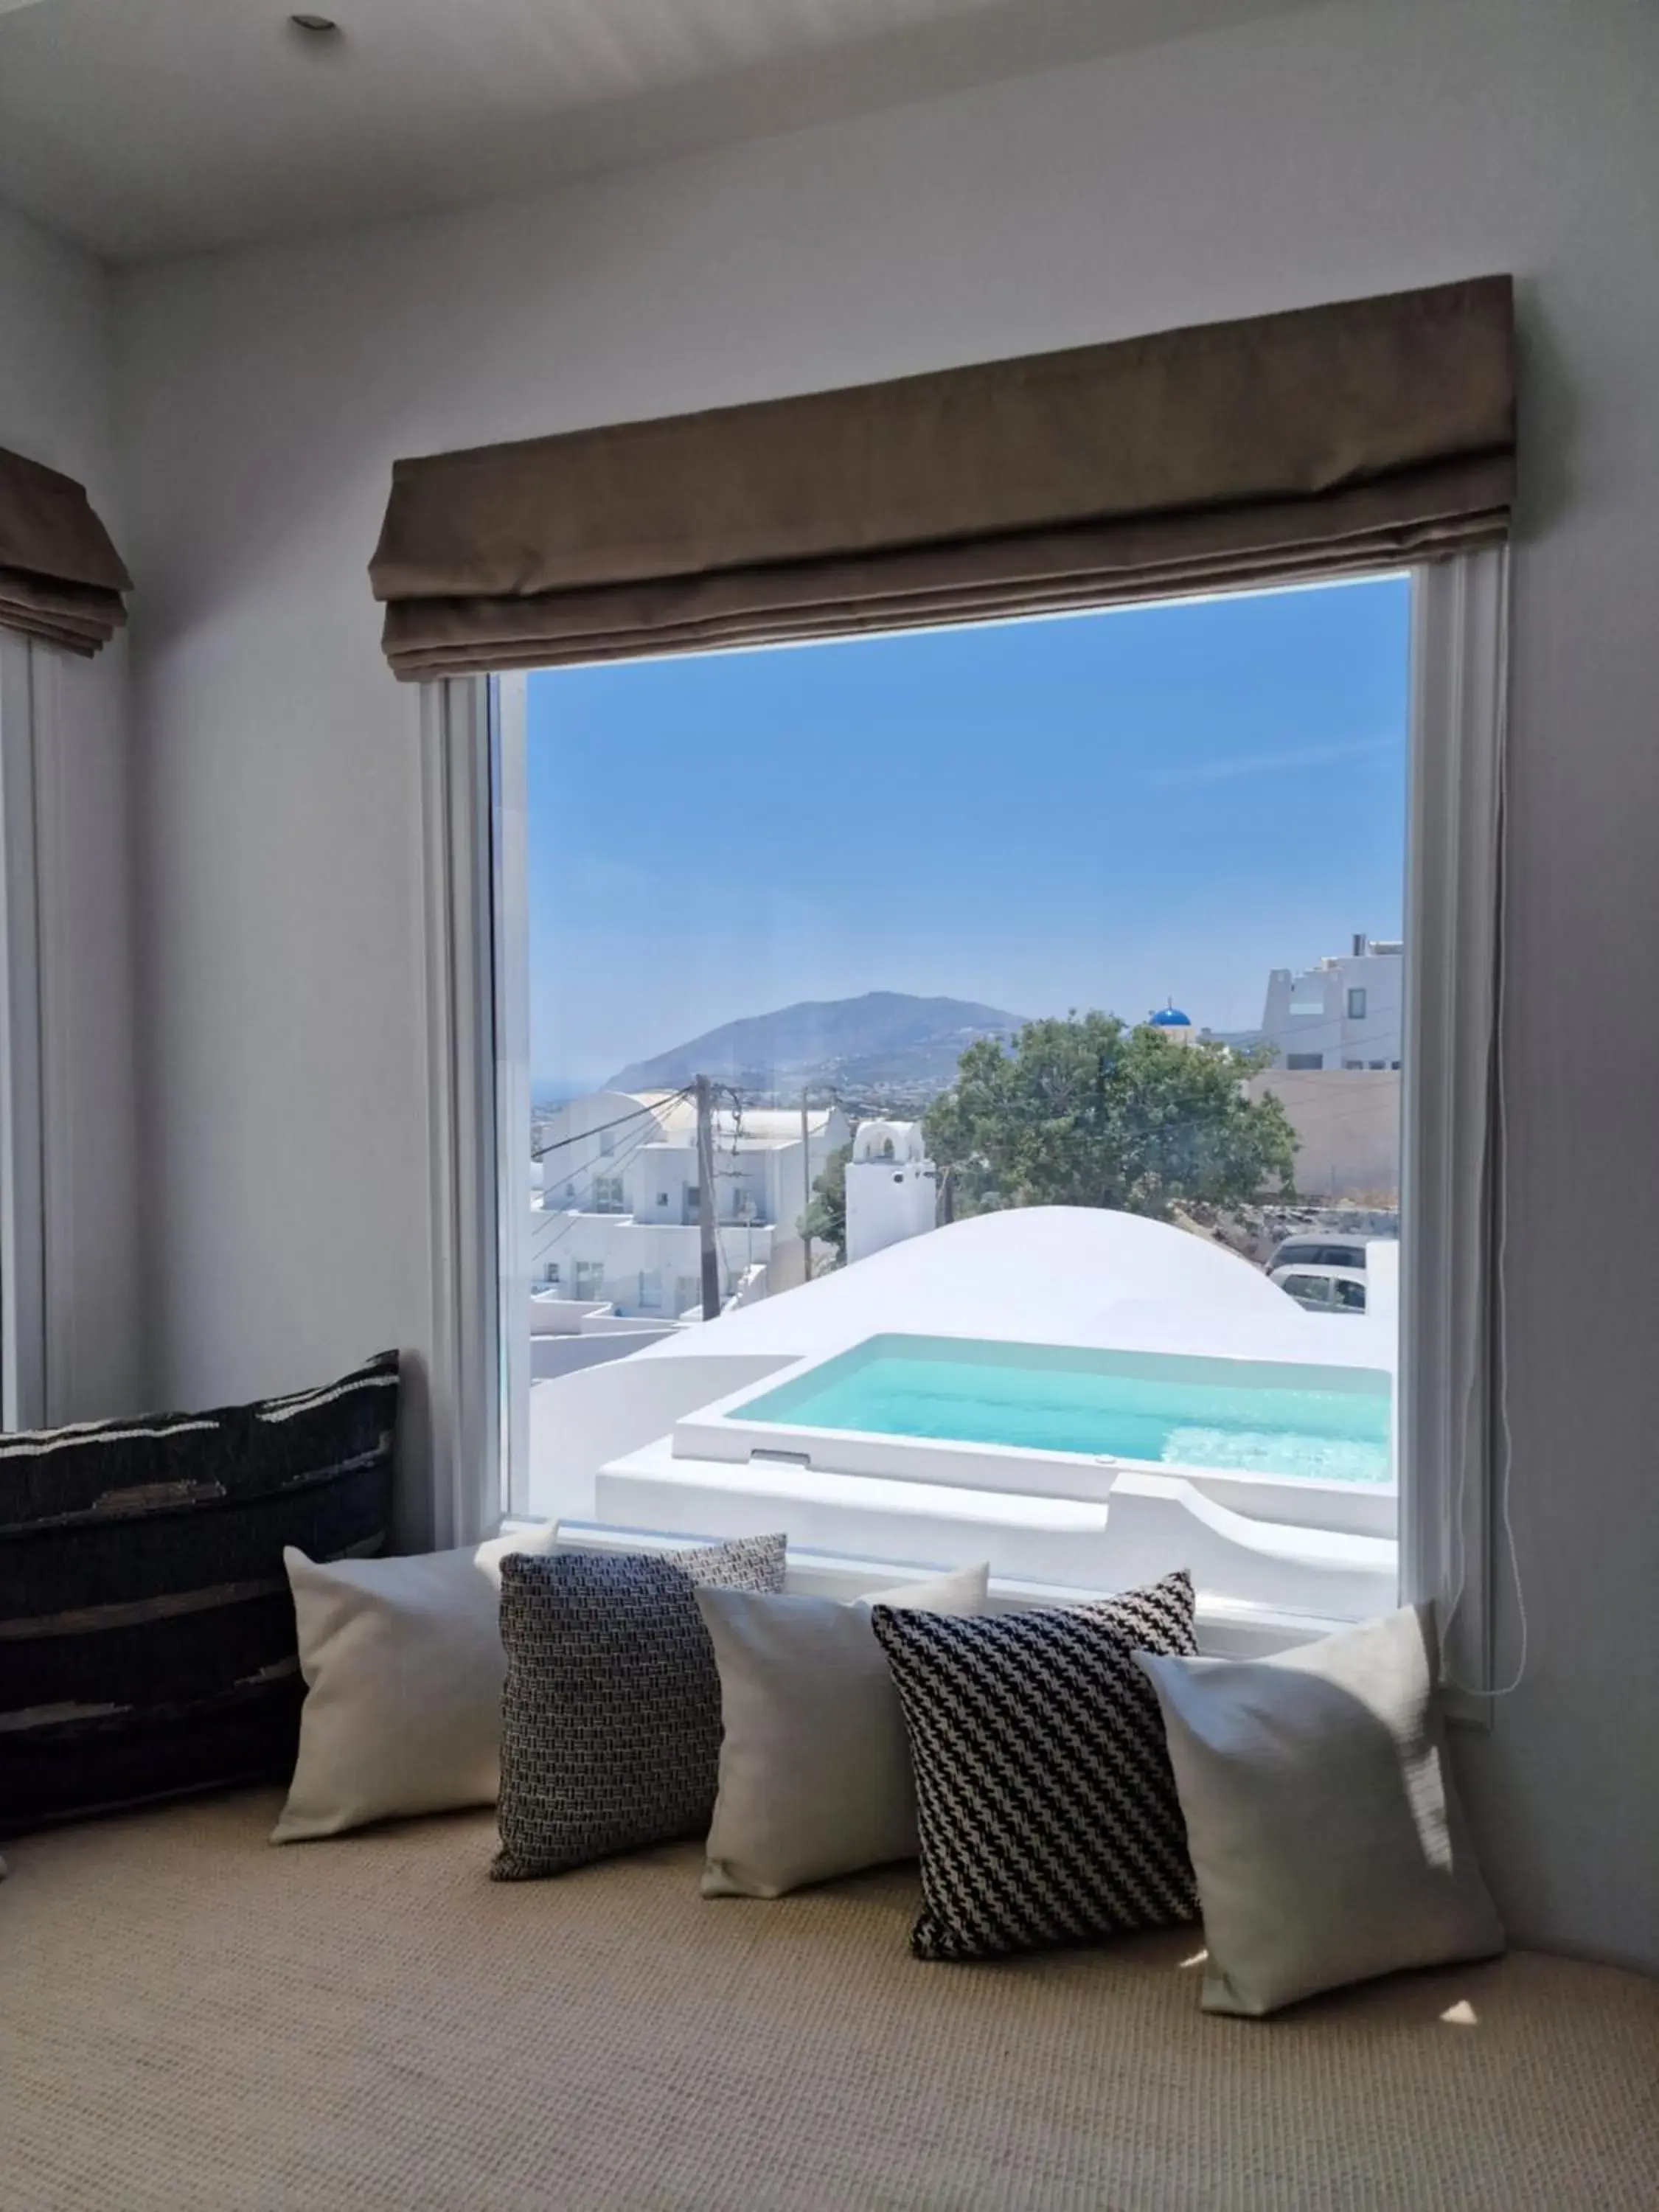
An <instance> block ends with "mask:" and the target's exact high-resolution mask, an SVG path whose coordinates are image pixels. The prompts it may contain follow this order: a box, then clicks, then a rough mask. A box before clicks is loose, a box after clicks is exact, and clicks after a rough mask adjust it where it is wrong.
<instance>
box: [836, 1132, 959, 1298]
mask: <svg viewBox="0 0 1659 2212" xmlns="http://www.w3.org/2000/svg"><path fill="white" fill-rule="evenodd" d="M938 1211H939V1171H938V1170H937V1169H936V1168H935V1167H934V1165H933V1162H932V1160H930V1159H929V1158H927V1146H926V1145H925V1143H924V1142H923V1141H922V1134H921V1123H920V1122H919V1121H861V1122H860V1124H859V1127H858V1132H857V1134H856V1135H855V1136H854V1139H853V1157H852V1158H851V1159H850V1160H848V1163H847V1258H848V1265H849V1266H850V1265H851V1264H852V1262H853V1261H855V1260H867V1259H868V1258H869V1256H870V1255H871V1254H872V1252H880V1251H883V1250H884V1249H885V1248H886V1247H887V1246H888V1245H889V1244H897V1243H901V1242H902V1240H903V1239H904V1238H905V1237H921V1236H923V1235H925V1234H926V1232H927V1231H928V1230H930V1229H932V1228H933V1225H934V1224H935V1222H936V1220H937V1218H938Z"/></svg>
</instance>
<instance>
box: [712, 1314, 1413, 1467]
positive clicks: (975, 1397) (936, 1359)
mask: <svg viewBox="0 0 1659 2212" xmlns="http://www.w3.org/2000/svg"><path fill="white" fill-rule="evenodd" d="M726 1418H727V1419H732V1420H738V1421H745V1422H747V1421H754V1422H760V1423H763V1424H766V1425H774V1424H775V1425H778V1426H780V1427H793V1428H808V1429H855V1430H859V1431H863V1432H865V1433H871V1434H875V1435H879V1436H893V1437H929V1438H933V1439H934V1440H936V1441H938V1442H941V1443H966V1444H1010V1445H1014V1446H1023V1447H1024V1448H1025V1449H1028V1450H1036V1451H1060V1452H1082V1453H1087V1454H1089V1455H1101V1454H1103V1455H1107V1456H1109V1457H1110V1458H1113V1459H1133V1460H1142V1461H1151V1462H1154V1463H1155V1464H1164V1463H1168V1464H1170V1465H1175V1466H1184V1467H1199V1468H1225V1469H1227V1470H1229V1471H1231V1473H1234V1474H1279V1475H1300V1476H1304V1477H1312V1478H1315V1479H1316V1480H1320V1481H1322V1482H1386V1481H1388V1480H1389V1475H1390V1468H1389V1380H1388V1377H1387V1376H1385V1375H1383V1374H1381V1373H1376V1372H1373V1371H1371V1370H1365V1369H1358V1368H1352V1369H1343V1370H1326V1369H1322V1368H1313V1367H1296V1368H1286V1367H1284V1366H1278V1365H1270V1364H1266V1363H1262V1362H1250V1361H1231V1360H1215V1359H1189V1358H1178V1357H1176V1356H1173V1355H1170V1356H1164V1355H1157V1354H1152V1353H1146V1354H1141V1353H1129V1352H1087V1351H1077V1350H1073V1349H1070V1348H1068V1347H1066V1346H1052V1345H1021V1344H994V1343H981V1342H970V1341H969V1340H963V1339H959V1338H944V1337H911V1336H878V1337H872V1338H871V1339H870V1340H868V1342H866V1343H865V1344H861V1345H858V1346H855V1347H854V1349H853V1350H852V1351H851V1352H842V1353H841V1354H840V1355H839V1356H838V1357H836V1358H833V1359H828V1360H825V1361H824V1362H823V1364H822V1365H821V1366H818V1367H815V1368H813V1369H812V1370H811V1371H810V1372H808V1373H807V1374H805V1375H801V1376H797V1377H796V1378H795V1379H794V1381H793V1382H791V1383H782V1384H781V1385H780V1386H779V1387H778V1388H777V1389H775V1390H769V1391H766V1392H764V1393H763V1395H761V1396H760V1397H758V1398H751V1399H750V1401H748V1402H747V1404H745V1405H743V1406H740V1407H733V1408H732V1410H731V1412H730V1413H728V1415H727V1417H726Z"/></svg>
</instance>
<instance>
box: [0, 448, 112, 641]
mask: <svg viewBox="0 0 1659 2212" xmlns="http://www.w3.org/2000/svg"><path fill="white" fill-rule="evenodd" d="M131 589H132V579H131V576H129V575H128V574H127V572H126V570H125V568H124V567H123V566H122V564H121V556H120V555H119V554H118V552H117V551H116V550H115V548H114V546H113V545H112V544H110V540H109V532H107V531H106V529H105V527H104V526H103V524H102V523H101V522H100V520H98V517H97V516H96V515H95V514H94V513H93V511H92V507H91V506H90V504H89V503H88V499H87V495H86V493H85V491H84V490H83V489H82V487H81V486H80V485H79V484H78V483H76V481H75V479H74V477H64V476H59V475H58V471H57V470H56V469H48V468H44V467H43V466H42V465H41V464H40V462H39V461H27V460H25V459H24V458H23V456H22V455H21V453H8V452H7V451H6V449H5V448H4V447H3V446H0V629H17V630H21V631H22V633H23V635H24V636H25V637H38V638H42V639H44V640H45V641H46V643H47V644H49V645H61V646H64V647H67V648H68V649H69V651H70V652H71V653H96V652H97V650H98V648H99V647H100V646H101V645H107V644H108V642H109V641H110V638H111V637H112V635H113V634H114V632H115V631H116V630H117V629H119V628H120V626H121V624H122V623H124V622H125V620H126V618H127V611H126V608H125V605H123V603H122V599H121V594H122V592H130V591H131Z"/></svg>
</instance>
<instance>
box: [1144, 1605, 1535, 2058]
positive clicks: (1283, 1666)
mask: <svg viewBox="0 0 1659 2212" xmlns="http://www.w3.org/2000/svg"><path fill="white" fill-rule="evenodd" d="M1135 1662H1136V1664H1137V1665H1138V1666H1139V1668H1141V1670H1142V1672H1143V1673H1145V1674H1146V1675H1147V1676H1149V1677H1150V1679H1151V1681H1152V1687H1153V1688H1154V1689H1155V1690H1156V1691H1157V1692H1158V1703H1159V1704H1160V1705H1162V1707H1163V1709H1164V1726H1165V1729H1166V1730H1167V1733H1168V1736H1169V1744H1170V1762H1171V1764H1172V1765H1173V1766H1174V1768H1175V1778H1176V1790H1177V1791H1178V1792H1179V1794H1180V1798H1181V1810H1182V1816H1183V1817H1184V1819H1185V1820H1186V1823H1187V1842H1188V1847H1189V1849H1190V1850H1191V1852H1192V1856H1193V1869H1194V1873H1195V1874H1196V1875H1197V1876H1198V1893H1199V1899H1200V1903H1201V1904H1202V1905H1203V1909H1204V1939H1205V1942H1206V1946H1207V1947H1208V1951H1209V1960H1208V1966H1207V1971H1206V1974H1205V1977H1204V1998H1203V2002H1204V2009H1205V2010H1206V2012H1229V2013H1245V2014H1252V2015H1255V2014H1261V2013H1269V2012H1277V2011H1278V2010H1279V2008H1280V2007H1281V2006H1282V2005H1288V2004H1295V2003H1296V2002H1297V2000H1298V1999H1299V1998H1302V1997H1308V1996H1314V1995H1316V1992H1318V1991H1319V1990H1332V1989H1339V1988H1340V1987H1341V1986H1342V1984H1345V1983H1347V1982H1358V1981H1364V1980H1365V1979H1367V1978H1369V1977H1370V1976H1371V1975H1373V1974H1389V1973H1395V1972H1398V1971H1399V1970H1400V1969H1401V1968H1402V1967H1407V1966H1445V1965H1449V1964H1451V1963H1452V1962H1454V1961H1456V1960H1464V1959H1488V1958H1491V1957H1492V1954H1494V1953H1495V1952H1498V1951H1501V1950H1502V1949H1503V1948H1504V1931H1503V1929H1502V1928H1501V1926H1500V1925H1499V1924H1498V1915H1497V1913H1496V1911H1494V1910H1493V1908H1492V1899H1491V1898H1490V1897H1489V1896H1488V1895H1487V1893H1486V1884H1485V1882H1484V1881H1482V1880H1481V1879H1480V1868H1479V1866H1478V1865H1477V1864H1476V1863H1475V1857H1474V1844H1472V1843H1471V1841H1470V1838H1469V1832H1468V1826H1467V1825H1466V1824H1465V1821H1464V1819H1463V1814H1462V1808H1461V1807H1460V1805H1459V1804H1458V1802H1457V1792H1456V1790H1455V1787H1454V1786H1453V1783H1452V1775H1451V1767H1450V1764H1449V1760H1448V1759H1447V1755H1446V1738H1445V1731H1444V1729H1443V1725H1442V1723H1441V1718H1440V1714H1439V1711H1438V1709H1437V1699H1436V1696H1435V1676H1436V1673H1437V1656H1436V1645H1435V1637H1434V1625H1433V1619H1432V1616H1431V1613H1430V1611H1429V1609H1428V1607H1412V1606H1405V1607H1401V1610H1400V1611H1399V1612H1398V1613H1389V1615H1387V1617H1386V1618H1385V1619H1383V1620H1373V1621H1369V1622H1367V1623H1366V1624H1365V1626H1364V1627H1361V1628H1351V1629H1346V1630H1343V1631H1342V1632H1340V1633H1339V1634H1337V1635H1335V1636H1328V1637H1325V1638H1323V1639H1322V1641H1321V1642H1319V1643H1317V1644H1304V1645H1302V1646H1301V1648H1300V1649H1299V1650H1293V1651H1285V1652H1283V1653H1281V1654H1280V1655H1279V1657H1278V1658H1276V1659H1259V1660H1230V1659H1168V1658H1158V1657H1155V1656H1153V1655H1152V1653H1151V1652H1147V1651H1138V1652H1137V1653H1136V1654H1135Z"/></svg>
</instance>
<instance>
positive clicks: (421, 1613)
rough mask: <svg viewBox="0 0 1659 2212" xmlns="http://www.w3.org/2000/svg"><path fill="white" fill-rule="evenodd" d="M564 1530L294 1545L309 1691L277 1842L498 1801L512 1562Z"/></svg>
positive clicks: (287, 1557) (291, 1553)
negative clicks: (406, 1553) (368, 1555)
mask: <svg viewBox="0 0 1659 2212" xmlns="http://www.w3.org/2000/svg"><path fill="white" fill-rule="evenodd" d="M553 1537H554V1531H553V1529H552V1528H546V1529H538V1530H537V1531H535V1532H534V1533H533V1534H529V1535H523V1536H497V1537H495V1538H494V1539H492V1541H490V1542H489V1543H487V1544H479V1545H477V1546H473V1545H465V1546H464V1547H462V1548H461V1549H460V1550H459V1551H454V1552H428V1553H422V1554H420V1555H419V1556H417V1557H416V1558H413V1559H335V1560H331V1561H330V1562H329V1563H328V1564H326V1565H321V1564H319V1562H318V1561H316V1560H314V1559H307V1557H306V1555H305V1553H303V1552H301V1551H296V1550H295V1548H294V1547H293V1546H292V1545H290V1546H289V1547H288V1548H287V1549H286V1550H285V1551H284V1552H283V1565H285V1566H286V1567H287V1569H288V1578H289V1585H290V1587H291V1588H292V1589H293V1592H294V1613H295V1620H296V1622H297V1624H298V1627H299V1641H300V1672H301V1674H303V1675H304V1676H305V1679H306V1684H307V1694H306V1701H305V1705H304V1707H303V1708H302V1710H301V1715H300V1754H299V1758H298V1759H297V1760H296V1762H295V1769H294V1780H293V1783H292V1784H291V1785H290V1787H289V1793H288V1802H287V1804H286V1805H284V1806H283V1810H282V1815H281V1817H280V1818H279V1820H277V1823H276V1827H275V1829H274V1830H273V1831H272V1832H271V1838H270V1840H271V1842H272V1843H273V1844H292V1843H298V1842H301V1841H302V1840H304V1839H305V1838H309V1837H313V1836H337V1835H339V1834H341V1833H342V1832H343V1831H344V1830H346V1829H348V1828H361V1827H362V1826H364V1825H365V1824H366V1823H367V1822H368V1821H370V1820H390V1819H392V1818H394V1817H396V1816H397V1815H398V1814H410V1813H441V1812H447V1811H448V1810H450V1809H451V1808H453V1807H456V1806H461V1805H493V1804H494V1803H495V1798H496V1794H497V1792H498V1790H499V1789H500V1787H501V1682H502V1680H503V1677H504V1676H505V1674H506V1672H507V1662H506V1659H505V1656H503V1653H502V1650H501V1561H502V1559H504V1558H505V1557H506V1556H507V1553H509V1552H548V1551H550V1550H551V1549H552V1548H553Z"/></svg>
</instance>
